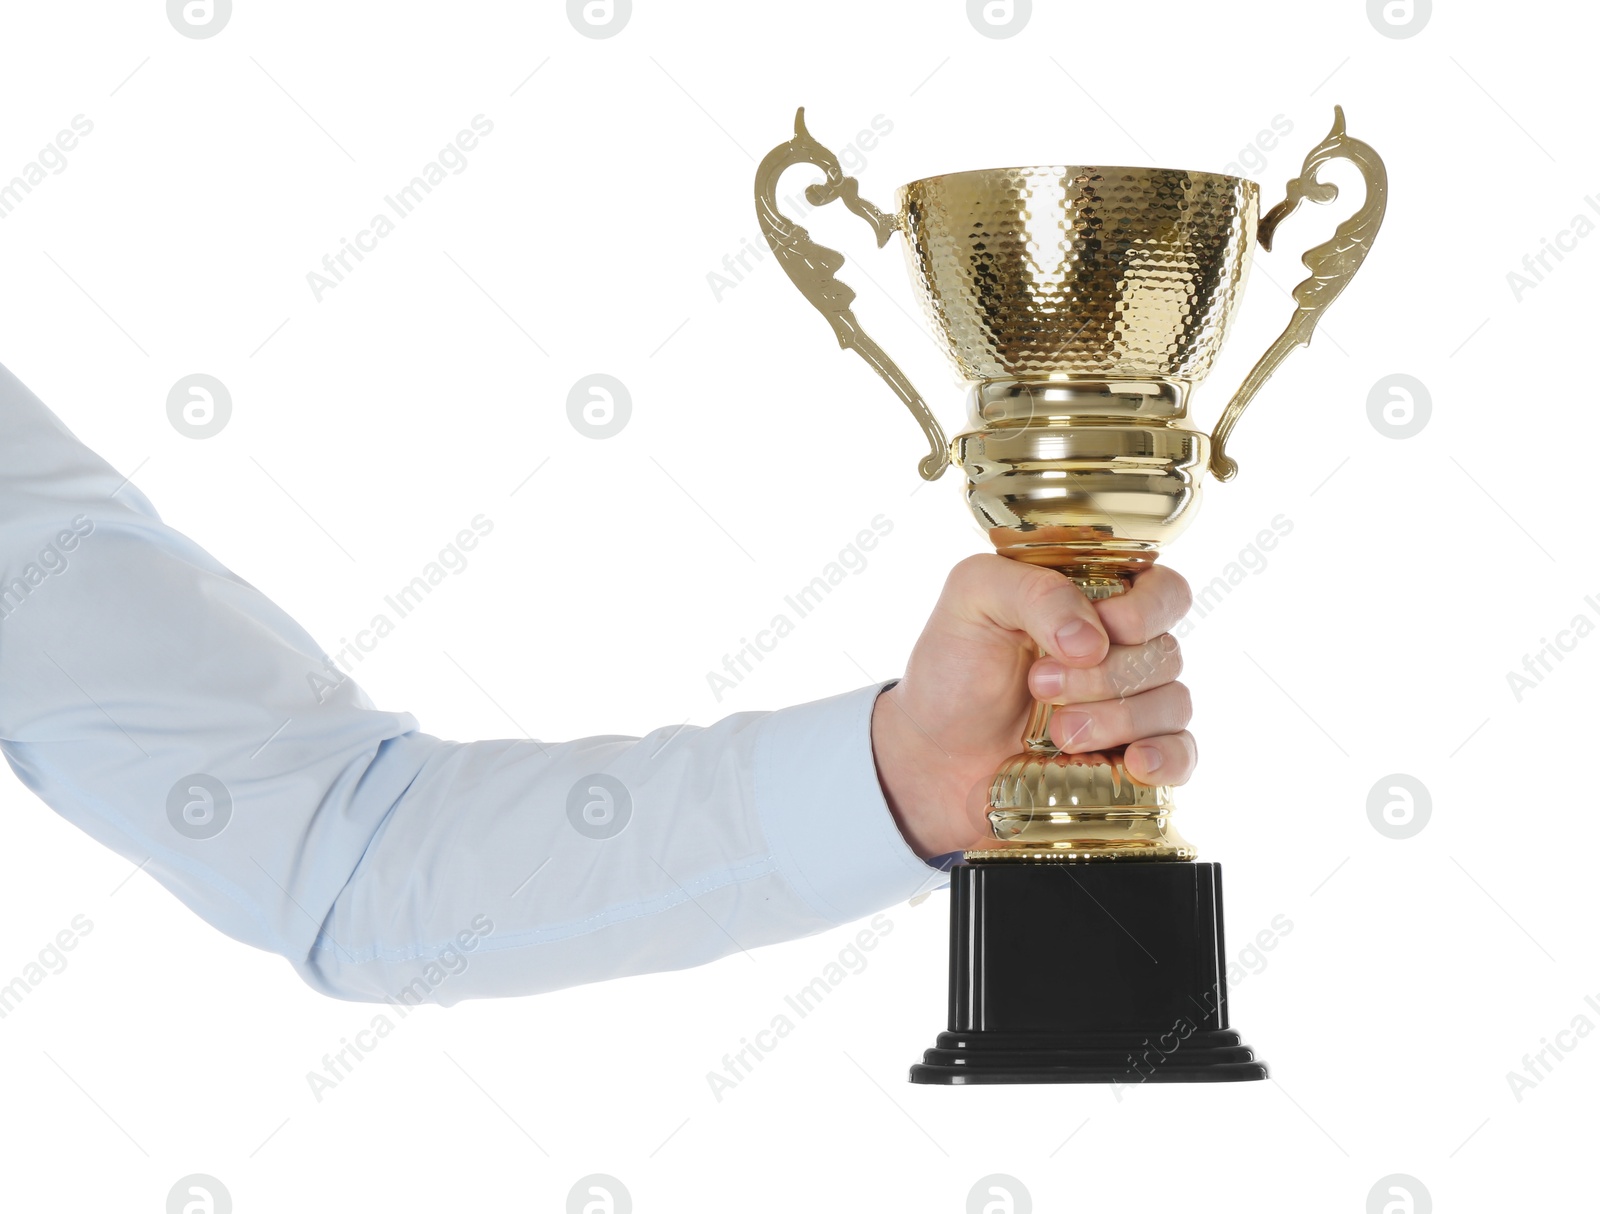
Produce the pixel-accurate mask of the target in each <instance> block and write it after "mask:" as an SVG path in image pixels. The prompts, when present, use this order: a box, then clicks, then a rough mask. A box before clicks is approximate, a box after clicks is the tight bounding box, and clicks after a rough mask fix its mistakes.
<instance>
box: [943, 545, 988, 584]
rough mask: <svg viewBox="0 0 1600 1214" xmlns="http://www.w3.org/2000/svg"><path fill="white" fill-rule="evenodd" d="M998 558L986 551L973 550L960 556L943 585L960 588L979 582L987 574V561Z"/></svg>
mask: <svg viewBox="0 0 1600 1214" xmlns="http://www.w3.org/2000/svg"><path fill="white" fill-rule="evenodd" d="M998 559H1000V558H998V557H995V556H994V555H992V554H991V553H987V552H975V553H973V554H972V555H971V556H967V557H962V558H961V560H959V561H957V562H956V563H955V565H954V566H952V567H951V569H950V576H949V577H947V578H946V579H945V585H946V586H949V587H952V588H956V589H960V588H963V587H967V586H971V585H974V584H975V583H977V582H981V581H983V580H985V578H986V577H987V576H988V571H989V569H990V564H989V563H990V562H991V561H994V560H998Z"/></svg>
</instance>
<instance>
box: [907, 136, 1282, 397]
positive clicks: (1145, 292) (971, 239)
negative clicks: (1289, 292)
mask: <svg viewBox="0 0 1600 1214" xmlns="http://www.w3.org/2000/svg"><path fill="white" fill-rule="evenodd" d="M1259 205H1260V191H1259V189H1258V187H1257V186H1256V184H1255V182H1253V181H1246V180H1244V179H1242V178H1238V177H1229V176H1224V175H1222V174H1220V173H1198V172H1187V171H1183V170H1178V169H1148V168H1089V167H1081V166H1060V165H1056V166H1035V167H1029V168H1007V169H981V170H977V171H973V172H964V173H947V174H945V175H943V176H939V177H928V178H924V179H922V180H920V181H914V182H912V183H911V184H909V185H906V186H902V187H901V188H900V194H899V209H900V214H901V221H902V223H903V225H904V228H905V233H906V236H907V239H908V247H907V256H908V259H909V262H910V268H911V273H912V276H913V277H914V278H915V279H916V281H917V283H918V285H919V286H920V287H921V290H920V292H919V294H920V295H921V297H922V299H923V303H924V306H925V308H926V309H927V313H928V316H929V319H930V320H931V321H932V323H933V324H934V325H935V326H936V327H937V328H938V329H939V330H940V331H941V332H942V333H943V334H944V335H945V338H946V342H947V348H948V352H949V353H950V356H951V358H952V359H953V360H954V362H955V365H956V369H957V372H958V373H959V374H960V376H961V377H962V378H963V379H966V380H991V379H1002V378H1007V377H1020V378H1033V377H1046V376H1088V375H1102V376H1105V377H1107V378H1112V379H1171V380H1180V381H1185V382H1188V383H1196V382H1198V381H1199V380H1200V379H1202V378H1203V377H1204V376H1205V374H1206V372H1207V371H1209V370H1210V368H1211V363H1212V360H1213V359H1214V358H1215V357H1216V354H1217V352H1218V350H1219V349H1220V348H1221V346H1222V342H1223V339H1224V337H1225V336H1226V332H1227V327H1228V322H1229V320H1230V319H1231V318H1232V315H1233V311H1234V308H1235V307H1236V305H1237V304H1238V301H1239V297H1240V293H1241V292H1242V290H1243V288H1244V281H1245V276H1246V274H1247V273H1248V270H1249V265H1250V250H1251V247H1252V245H1253V244H1254V243H1255V237H1256V223H1257V212H1258V208H1259Z"/></svg>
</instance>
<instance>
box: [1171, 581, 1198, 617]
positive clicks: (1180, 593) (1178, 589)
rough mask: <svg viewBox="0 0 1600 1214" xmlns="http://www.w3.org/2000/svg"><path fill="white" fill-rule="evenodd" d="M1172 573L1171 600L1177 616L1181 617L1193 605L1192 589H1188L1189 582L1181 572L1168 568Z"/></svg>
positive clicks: (1187, 612)
mask: <svg viewBox="0 0 1600 1214" xmlns="http://www.w3.org/2000/svg"><path fill="white" fill-rule="evenodd" d="M1167 572H1169V573H1171V574H1172V601H1173V605H1174V606H1175V607H1176V608H1177V611H1178V617H1179V618H1180V619H1182V618H1183V617H1184V616H1186V615H1188V614H1189V609H1190V608H1191V607H1193V606H1194V591H1192V590H1190V589H1189V583H1188V581H1187V580H1186V579H1185V578H1184V576H1183V574H1181V573H1178V572H1176V571H1175V570H1170V569H1169V570H1168V571H1167Z"/></svg>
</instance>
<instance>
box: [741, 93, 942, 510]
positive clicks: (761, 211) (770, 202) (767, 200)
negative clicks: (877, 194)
mask: <svg viewBox="0 0 1600 1214" xmlns="http://www.w3.org/2000/svg"><path fill="white" fill-rule="evenodd" d="M805 116H806V111H805V107H804V106H802V107H801V108H800V109H798V110H796V111H795V115H794V138H793V139H790V140H789V141H788V142H787V143H780V144H779V145H778V146H777V147H775V148H773V149H772V151H770V152H768V153H767V154H766V156H765V158H764V159H763V160H762V161H761V164H760V166H759V167H758V168H757V169H756V218H757V219H758V220H760V222H761V234H762V235H763V236H765V237H766V238H767V244H768V245H770V246H771V248H772V251H773V253H774V254H776V256H777V258H778V264H779V265H781V266H782V267H783V269H784V272H785V273H786V274H788V275H789V279H790V281H792V282H793V283H794V285H795V286H797V287H799V288H800V293H801V294H802V295H804V296H805V297H806V298H807V299H809V300H810V301H811V303H812V306H813V307H815V308H816V309H817V311H819V312H821V313H822V315H823V316H824V317H825V318H826V319H827V321H828V324H829V325H831V326H832V327H833V332H834V335H835V336H836V337H837V338H838V339H839V346H840V348H841V349H848V350H854V351H855V352H856V353H857V354H859V355H860V356H861V357H862V359H863V360H865V362H866V364H867V365H868V366H869V367H871V368H872V369H873V370H874V371H876V372H877V373H878V374H879V375H881V376H882V377H883V380H884V382H885V383H887V384H888V385H889V386H890V387H891V388H893V389H894V392H895V395H896V396H898V397H899V398H900V399H901V400H902V401H903V402H905V406H906V408H908V409H910V410H911V416H912V417H914V418H916V419H917V424H918V425H919V426H921V427H922V433H923V434H924V435H926V436H927V439H928V446H929V447H930V451H929V453H928V454H927V455H926V456H924V457H923V458H922V461H921V462H920V463H919V464H918V465H917V471H918V472H920V473H921V474H922V478H923V479H924V480H929V481H931V480H937V479H938V478H939V477H940V476H941V475H942V474H943V473H944V470H945V468H946V467H948V466H949V464H950V449H949V444H948V443H947V442H946V441H945V437H944V431H943V430H941V429H940V428H939V422H938V419H937V418H935V417H934V416H933V414H932V413H931V412H930V411H929V409H928V406H927V405H926V404H925V403H924V402H923V399H922V395H921V393H919V392H918V391H917V390H916V389H915V388H914V387H912V386H911V381H910V380H909V379H907V378H906V377H905V373H904V372H903V371H901V370H900V368H899V367H897V366H896V365H895V363H894V360H893V359H892V358H890V357H889V356H888V355H887V354H885V353H884V352H883V350H882V349H881V348H880V347H879V346H878V343H877V342H875V341H873V340H872V338H870V337H868V336H867V335H866V333H865V332H864V331H863V330H862V328H861V326H860V324H859V323H857V321H856V316H855V313H854V312H852V311H851V310H850V304H851V302H852V301H853V300H854V299H855V297H856V293H855V292H854V291H853V290H851V289H850V288H849V287H848V286H846V285H845V284H844V283H842V282H840V281H839V280H838V279H836V278H835V277H834V272H835V271H836V270H838V269H839V268H840V267H842V266H843V265H844V260H845V259H844V256H843V255H842V254H840V253H838V252H836V251H835V250H833V249H827V248H824V247H823V246H821V245H819V244H816V243H815V242H814V241H812V239H811V235H810V233H808V232H807V231H806V230H805V229H804V228H803V227H801V226H800V225H799V224H797V223H795V222H794V221H793V220H792V219H790V218H788V217H787V216H786V215H784V213H783V212H782V211H781V210H780V209H779V207H778V178H779V177H781V176H783V171H784V170H785V169H787V168H790V167H791V166H793V165H797V164H810V165H814V166H815V167H817V168H819V169H821V170H822V171H823V172H824V173H825V174H827V180H826V181H824V182H822V183H820V184H818V185H811V186H807V187H806V201H808V202H809V203H811V205H812V206H818V207H820V206H823V205H825V204H827V203H829V202H832V201H833V200H834V199H835V198H841V199H843V200H844V205H845V207H846V208H847V209H848V210H850V211H852V212H854V213H855V214H857V215H859V216H861V218H862V219H865V220H866V221H867V222H868V223H869V224H871V225H872V231H873V234H874V235H875V236H876V237H877V240H878V247H879V248H882V247H883V246H884V245H885V244H886V243H888V240H889V237H890V236H892V235H894V233H895V231H896V230H897V229H898V228H899V226H900V220H899V217H898V216H895V215H885V214H884V213H883V212H882V211H880V210H878V208H877V207H875V206H873V205H872V204H871V203H870V202H867V201H866V200H865V199H864V198H862V197H861V195H860V193H859V192H858V186H857V183H856V179H855V178H854V177H846V176H845V175H844V171H843V169H842V168H841V167H840V165H839V158H838V157H837V156H835V155H834V154H833V153H832V152H830V151H829V150H828V149H827V148H825V147H823V146H822V145H821V144H820V143H818V142H817V141H816V140H815V139H813V138H812V137H811V132H810V131H808V130H806V122H805Z"/></svg>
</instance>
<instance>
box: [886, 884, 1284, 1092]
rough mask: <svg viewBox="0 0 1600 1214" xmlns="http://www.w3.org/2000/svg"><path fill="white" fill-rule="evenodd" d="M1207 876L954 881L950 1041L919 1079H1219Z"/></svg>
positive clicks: (1238, 1062)
mask: <svg viewBox="0 0 1600 1214" xmlns="http://www.w3.org/2000/svg"><path fill="white" fill-rule="evenodd" d="M1224 958H1225V945H1224V941H1223V932H1222V870H1221V868H1220V867H1219V866H1218V865H1216V864H1193V863H1183V862H1139V861H1133V862H1129V861H1123V860H1115V861H1110V862H1106V863H1089V864H1049V863H1038V864H1033V863H1007V862H1001V863H987V864H985V863H978V864H963V865H959V866H957V867H956V868H954V869H952V870H951V873H950V1016H949V1025H950V1027H949V1030H948V1031H947V1032H943V1033H940V1034H939V1037H938V1041H937V1043H936V1044H935V1046H934V1048H933V1049H931V1050H928V1051H927V1052H926V1054H924V1056H923V1060H922V1061H921V1062H920V1063H917V1064H916V1065H915V1066H913V1067H912V1068H911V1082H913V1083H942V1084H950V1085H955V1084H977V1083H1108V1084H1134V1083H1227V1082H1237V1081H1240V1080H1247V1079H1265V1078H1266V1077H1267V1067H1266V1064H1265V1063H1264V1062H1260V1061H1258V1060H1257V1059H1256V1057H1255V1054H1254V1053H1253V1052H1252V1051H1251V1050H1250V1048H1249V1047H1248V1046H1247V1045H1245V1044H1244V1043H1243V1042H1242V1041H1241V1040H1240V1037H1239V1034H1238V1033H1236V1032H1234V1031H1232V1030H1231V1029H1230V1028H1229V1027H1228V988H1227V980H1226V976H1225V972H1226V961H1225V959H1224Z"/></svg>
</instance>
